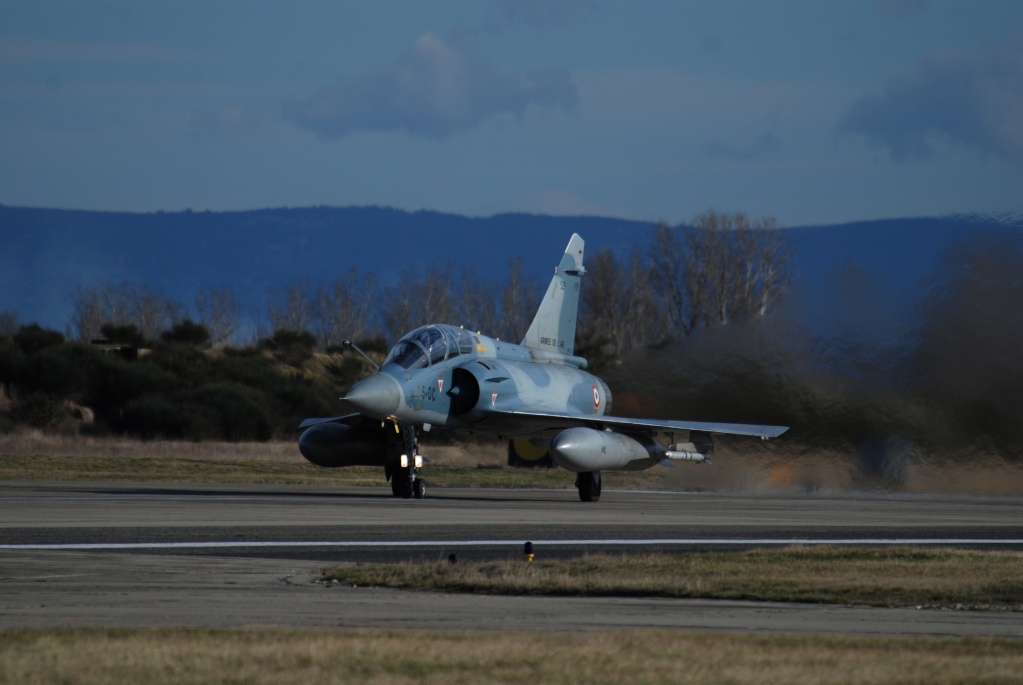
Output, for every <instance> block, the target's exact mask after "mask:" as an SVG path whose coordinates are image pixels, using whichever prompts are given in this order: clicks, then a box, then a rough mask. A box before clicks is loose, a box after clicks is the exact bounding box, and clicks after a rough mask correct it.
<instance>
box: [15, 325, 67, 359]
mask: <svg viewBox="0 0 1023 685" xmlns="http://www.w3.org/2000/svg"><path fill="white" fill-rule="evenodd" d="M14 344H15V345H17V346H18V347H20V348H21V350H22V352H24V353H25V354H28V355H32V354H35V353H36V352H39V351H40V350H45V349H46V348H48V347H56V346H58V345H63V344H64V336H63V335H61V334H60V333H58V332H57V331H51V330H48V329H45V328H41V327H40V326H39V324H37V323H34V324H31V325H29V326H22V327H21V330H19V331H18V332H17V333H15V334H14Z"/></svg>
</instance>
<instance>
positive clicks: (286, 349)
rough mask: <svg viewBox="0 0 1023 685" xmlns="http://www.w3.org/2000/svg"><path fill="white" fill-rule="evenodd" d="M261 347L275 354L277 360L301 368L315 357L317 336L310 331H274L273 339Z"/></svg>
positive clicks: (266, 340) (262, 343)
mask: <svg viewBox="0 0 1023 685" xmlns="http://www.w3.org/2000/svg"><path fill="white" fill-rule="evenodd" d="M260 345H261V346H262V347H263V348H264V349H267V350H270V351H271V352H273V355H274V357H275V358H276V359H279V360H281V361H283V362H284V363H285V364H289V365H291V366H300V365H301V364H302V363H303V362H305V361H307V360H308V359H310V358H311V357H312V356H313V351H314V350H316V336H314V335H313V334H312V333H310V332H309V331H289V330H284V329H279V330H276V331H274V334H273V337H272V338H267V339H265V340H262V341H261V342H260Z"/></svg>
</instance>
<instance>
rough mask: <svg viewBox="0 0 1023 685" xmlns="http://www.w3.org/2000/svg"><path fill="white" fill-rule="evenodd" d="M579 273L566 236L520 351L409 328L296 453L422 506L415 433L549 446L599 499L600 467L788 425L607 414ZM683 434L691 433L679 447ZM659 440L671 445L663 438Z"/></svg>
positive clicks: (579, 247) (687, 451)
mask: <svg viewBox="0 0 1023 685" xmlns="http://www.w3.org/2000/svg"><path fill="white" fill-rule="evenodd" d="M585 273H586V270H585V269H584V268H583V239H582V238H580V237H579V236H578V235H573V236H572V238H571V240H569V242H568V248H567V249H566V250H565V255H564V256H563V257H562V258H561V263H560V264H558V266H557V268H556V269H555V270H554V278H553V279H551V284H550V287H549V288H548V289H547V292H546V294H545V295H544V298H543V302H541V303H540V309H539V310H538V311H537V313H536V317H535V318H534V319H533V323H532V324H531V325H530V327H529V330H528V332H527V333H526V337H525V338H523V339H522V342H521V343H519V344H518V345H515V344H511V343H507V342H504V341H502V340H495V339H493V338H488V337H487V336H485V335H480V334H478V333H471V332H470V331H467V330H464V329H462V328H459V327H458V326H450V325H445V324H430V325H428V326H423V327H422V328H417V329H416V330H414V331H412V332H411V333H408V334H407V335H405V336H404V337H403V338H402V339H401V340H399V341H398V343H397V344H396V345H395V346H394V348H393V349H391V352H390V354H388V355H387V359H385V360H384V364H383V366H381V367H379V369H378V371H377V372H376V373H374V374H373V375H371V376H369V377H367V378H364V379H363V380H361V381H359V382H358V383H356V384H355V385H354V386H352V388H351V389H350V390H349V391H348V393H347V394H346V395H345V396H344V397H342V398H341V399H342V401H343V402H344V404H345V405H346V406H347V407H349V408H351V409H352V410H353V412H352V413H351V414H348V415H347V416H341V417H336V418H329V419H306V420H305V421H303V422H302V425H301V426H300V427H301V428H305V429H306V430H305V432H304V433H303V434H302V436H301V438H300V439H299V441H298V447H299V450H301V452H302V455H303V456H305V458H306V459H308V460H309V461H311V462H312V463H314V464H317V465H319V466H326V467H339V466H383V467H384V474H385V476H386V477H387V479H389V480H390V481H391V492H392V493H393V494H394V496H395V497H403V498H406V499H409V498H411V497H416V498H417V499H419V498H422V497H423V494H424V493H425V491H426V487H425V484H424V483H423V480H422V478H421V477H420V469H421V468H422V465H423V457H422V456H421V455H420V453H419V436H420V433H421V432H423V431H429V430H432V429H435V428H441V429H448V430H455V431H462V432H466V433H478V434H484V435H491V436H495V437H498V438H502V439H504V438H506V439H528V440H529V441H530V442H531V443H533V445H535V446H546V447H548V448H549V450H550V454H551V457H552V458H553V460H554V462H555V463H556V464H557V465H558V466H560V467H561V468H563V469H566V470H568V471H572V472H574V473H575V474H576V481H575V485H576V487H577V488H578V489H579V499H580V500H582V501H583V502H595V501H597V500H598V499H599V498H600V489H601V487H600V486H601V484H600V472H601V471H639V470H642V469H648V468H650V467H652V466H654V465H656V464H661V463H664V464H669V465H670V462H671V461H672V460H674V461H693V462H704V461H708V460H709V458H710V456H711V453H712V451H713V441H712V438H711V434H713V433H726V434H733V435H752V436H759V437H761V438H764V439H767V438H773V437H776V436H778V435H781V434H782V433H784V432H785V431H786V430H787V427H785V426H755V425H747V424H738V423H703V422H697V421H668V420H663V419H633V418H623V417H617V416H610V415H609V413H608V412H609V411H610V410H611V390H610V389H609V388H608V387H607V384H606V383H604V381H602V380H601V379H600V378H597V377H596V376H594V375H593V374H590V373H587V372H586V371H584V369H585V368H586V360H585V359H583V358H582V357H576V356H574V355H573V352H574V348H575V324H576V313H577V311H578V307H579V286H580V284H581V281H582V277H583V275H584V274H585ZM349 344H350V343H349ZM353 347H354V346H353ZM356 349H358V348H356ZM367 358H368V357H367ZM371 361H372V360H371ZM374 365H375V364H374ZM680 433H682V434H687V437H686V438H685V440H684V441H679V442H675V436H676V434H680ZM661 435H664V436H666V437H667V442H668V444H667V446H662V444H661V443H660V442H658V440H657V438H658V437H659V436H661Z"/></svg>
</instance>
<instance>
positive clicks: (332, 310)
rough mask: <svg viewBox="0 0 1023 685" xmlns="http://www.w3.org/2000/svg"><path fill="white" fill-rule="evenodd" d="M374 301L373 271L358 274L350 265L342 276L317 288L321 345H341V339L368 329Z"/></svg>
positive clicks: (318, 326) (354, 336) (357, 336)
mask: <svg viewBox="0 0 1023 685" xmlns="http://www.w3.org/2000/svg"><path fill="white" fill-rule="evenodd" d="M376 301H377V284H376V275H374V274H373V273H372V272H370V273H366V274H362V275H360V274H359V269H358V267H354V266H353V267H351V268H350V269H349V270H348V272H347V273H345V274H344V275H343V276H338V277H337V278H335V279H334V280H333V281H332V282H330V283H328V284H324V283H320V285H319V286H318V287H317V289H316V323H317V337H319V339H320V345H322V346H323V347H330V346H333V345H340V344H341V341H342V340H357V339H360V338H362V337H363V336H365V335H366V334H367V333H368V332H369V329H370V325H371V320H370V318H371V315H372V314H373V307H374V306H375V304H376Z"/></svg>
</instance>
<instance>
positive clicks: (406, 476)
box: [391, 467, 412, 499]
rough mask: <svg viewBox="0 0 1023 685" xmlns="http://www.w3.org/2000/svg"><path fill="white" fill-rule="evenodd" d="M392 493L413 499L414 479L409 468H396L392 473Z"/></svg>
mask: <svg viewBox="0 0 1023 685" xmlns="http://www.w3.org/2000/svg"><path fill="white" fill-rule="evenodd" d="M391 493H392V494H393V495H394V496H395V497H401V498H402V499H411V497H412V479H411V474H410V473H409V469H408V468H404V469H403V468H400V467H399V468H396V469H394V472H393V473H392V474H391Z"/></svg>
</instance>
